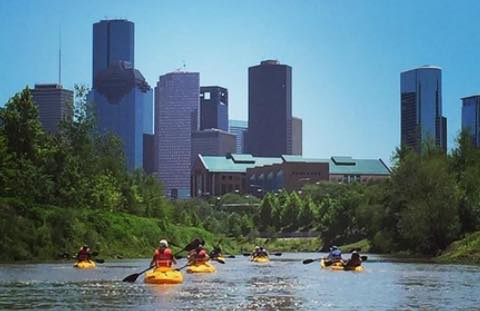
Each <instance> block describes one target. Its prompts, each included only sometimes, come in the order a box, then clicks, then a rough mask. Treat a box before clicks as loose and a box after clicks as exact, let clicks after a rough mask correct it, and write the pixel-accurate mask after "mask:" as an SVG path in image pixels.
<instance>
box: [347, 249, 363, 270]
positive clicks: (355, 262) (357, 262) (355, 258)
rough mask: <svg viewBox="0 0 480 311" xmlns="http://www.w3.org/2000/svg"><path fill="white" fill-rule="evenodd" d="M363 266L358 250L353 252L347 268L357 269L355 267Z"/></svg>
mask: <svg viewBox="0 0 480 311" xmlns="http://www.w3.org/2000/svg"><path fill="white" fill-rule="evenodd" d="M361 265H362V259H361V258H360V254H359V253H358V252H357V251H356V250H354V251H353V252H352V256H351V257H350V259H349V260H348V261H347V262H346V264H345V267H346V268H355V267H359V266H361Z"/></svg>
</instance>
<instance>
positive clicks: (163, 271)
mask: <svg viewBox="0 0 480 311" xmlns="http://www.w3.org/2000/svg"><path fill="white" fill-rule="evenodd" d="M144 282H145V283H149V284H180V283H182V282H183V275H182V273H181V272H180V271H177V270H175V269H173V268H170V267H158V268H155V269H153V270H150V271H148V272H147V273H145V279H144Z"/></svg>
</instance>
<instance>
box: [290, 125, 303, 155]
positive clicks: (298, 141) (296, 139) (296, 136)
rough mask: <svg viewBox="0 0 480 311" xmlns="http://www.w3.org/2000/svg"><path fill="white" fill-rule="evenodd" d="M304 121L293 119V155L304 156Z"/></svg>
mask: <svg viewBox="0 0 480 311" xmlns="http://www.w3.org/2000/svg"><path fill="white" fill-rule="evenodd" d="M302 139H303V135H302V119H300V118H297V117H293V118H292V154H295V155H302V146H303V142H302Z"/></svg>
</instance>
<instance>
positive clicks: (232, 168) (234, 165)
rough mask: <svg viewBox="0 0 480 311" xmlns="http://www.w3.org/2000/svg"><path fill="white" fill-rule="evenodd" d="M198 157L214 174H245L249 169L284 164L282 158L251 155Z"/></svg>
mask: <svg viewBox="0 0 480 311" xmlns="http://www.w3.org/2000/svg"><path fill="white" fill-rule="evenodd" d="M198 156H199V158H200V159H201V161H202V163H203V165H204V166H205V168H206V169H207V170H209V171H210V172H212V173H215V172H217V173H219V172H224V173H245V172H246V171H247V168H252V167H257V166H264V165H272V164H276V163H282V159H281V158H260V157H253V156H252V155H250V154H242V155H239V154H232V155H230V156H226V157H222V156H202V155H198Z"/></svg>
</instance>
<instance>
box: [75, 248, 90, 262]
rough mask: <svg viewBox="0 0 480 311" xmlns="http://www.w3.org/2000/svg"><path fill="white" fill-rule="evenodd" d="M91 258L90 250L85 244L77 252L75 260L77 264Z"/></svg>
mask: <svg viewBox="0 0 480 311" xmlns="http://www.w3.org/2000/svg"><path fill="white" fill-rule="evenodd" d="M91 257H92V254H91V253H90V248H89V247H88V245H86V244H85V245H83V246H82V247H80V250H79V251H78V254H77V259H78V261H79V262H81V261H89V260H90V258H91Z"/></svg>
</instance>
